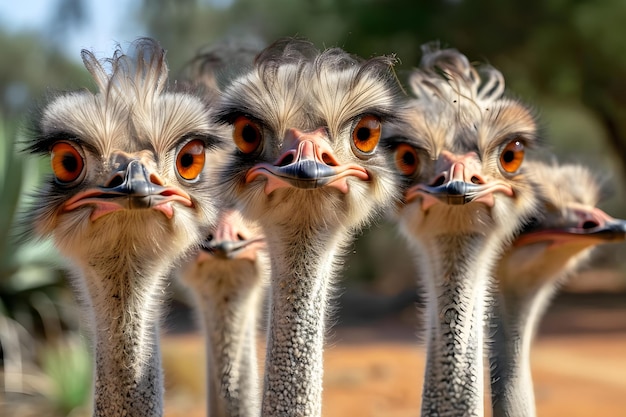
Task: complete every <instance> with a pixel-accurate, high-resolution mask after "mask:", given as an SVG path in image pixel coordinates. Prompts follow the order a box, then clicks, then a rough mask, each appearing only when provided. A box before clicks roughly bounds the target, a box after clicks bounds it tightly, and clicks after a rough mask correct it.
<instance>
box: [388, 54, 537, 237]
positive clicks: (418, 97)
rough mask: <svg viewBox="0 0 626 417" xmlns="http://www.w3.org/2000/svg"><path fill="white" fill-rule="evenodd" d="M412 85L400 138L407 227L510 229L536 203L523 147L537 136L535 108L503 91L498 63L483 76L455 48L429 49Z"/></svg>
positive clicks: (417, 230)
mask: <svg viewBox="0 0 626 417" xmlns="http://www.w3.org/2000/svg"><path fill="white" fill-rule="evenodd" d="M442 74H443V75H442ZM411 87H412V89H413V93H414V94H415V98H414V99H413V100H411V102H410V105H411V108H410V109H409V111H408V114H407V116H406V118H407V120H408V123H409V128H408V129H407V132H409V134H408V135H407V136H408V137H409V139H407V140H406V141H404V142H401V143H397V144H396V146H395V164H396V168H397V170H398V171H399V172H400V173H401V174H402V175H403V176H404V187H405V194H404V198H405V202H406V205H405V206H404V207H402V208H401V209H400V218H401V220H402V222H404V225H405V226H406V227H405V228H404V229H406V230H407V231H408V232H409V233H410V234H412V235H423V234H425V233H426V234H431V235H434V234H450V233H479V234H488V233H491V232H492V231H494V230H497V231H498V232H500V233H501V234H502V235H503V236H508V235H510V234H512V233H513V232H514V231H515V229H516V228H518V227H520V225H521V224H522V222H523V221H524V219H525V218H526V217H527V216H529V215H530V214H531V213H532V211H533V207H534V200H533V197H532V196H533V192H532V190H531V187H532V185H531V182H530V181H529V179H528V175H527V174H526V172H527V171H526V169H525V167H524V153H525V149H526V148H528V147H532V146H533V144H534V143H535V142H536V136H537V127H536V123H535V120H534V117H533V115H532V113H531V112H530V111H529V109H528V108H527V107H525V106H524V105H522V104H521V103H519V102H517V101H515V100H511V99H507V98H504V97H502V92H503V89H504V86H503V80H502V75H501V74H500V73H499V72H498V71H496V70H495V69H493V68H486V69H485V71H483V73H482V78H481V74H479V73H478V71H477V70H476V69H475V68H474V67H472V66H471V65H470V63H469V62H468V61H467V58H465V56H463V55H461V54H459V53H458V52H456V51H453V50H443V51H431V52H427V53H426V55H425V56H424V58H423V63H422V67H420V69H418V70H416V71H415V72H414V73H413V74H412V77H411Z"/></svg>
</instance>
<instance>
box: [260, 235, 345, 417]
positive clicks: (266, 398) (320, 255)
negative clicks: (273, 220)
mask: <svg viewBox="0 0 626 417" xmlns="http://www.w3.org/2000/svg"><path fill="white" fill-rule="evenodd" d="M311 229H312V228H308V230H305V231H301V232H300V234H299V235H295V236H294V235H290V234H288V233H276V232H274V231H268V230H266V231H265V232H266V237H267V239H268V244H269V248H270V254H271V257H272V259H271V265H272V282H271V295H272V298H271V313H270V328H269V334H268V344H267V357H266V364H265V369H266V374H265V385H264V390H263V406H262V407H263V408H262V416H264V417H270V416H271V417H288V416H289V417H296V416H298V417H302V416H309V417H313V416H320V415H321V404H322V374H323V371H322V362H323V358H322V353H323V342H324V331H325V315H326V300H327V293H328V287H329V284H330V281H331V279H332V275H333V269H334V268H333V266H334V265H333V259H334V258H335V252H336V251H337V247H338V246H339V243H338V240H337V238H336V236H339V235H340V234H341V233H336V234H335V238H334V239H333V237H332V236H328V235H327V236H322V235H321V234H322V233H321V232H318V231H316V230H311ZM285 236H291V238H290V239H284V240H282V239H281V238H284V237H285Z"/></svg>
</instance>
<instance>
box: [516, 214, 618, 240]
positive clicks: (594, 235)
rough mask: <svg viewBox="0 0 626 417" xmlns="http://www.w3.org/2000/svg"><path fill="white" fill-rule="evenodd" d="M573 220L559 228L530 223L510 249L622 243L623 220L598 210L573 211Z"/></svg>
mask: <svg viewBox="0 0 626 417" xmlns="http://www.w3.org/2000/svg"><path fill="white" fill-rule="evenodd" d="M575 211H576V221H575V222H569V223H568V224H564V225H562V226H559V227H546V226H544V225H542V224H541V223H533V224H532V225H529V226H528V227H527V228H526V229H525V230H523V231H522V233H521V234H520V236H519V237H518V238H517V239H516V240H515V242H514V246H523V245H529V244H532V243H536V242H552V245H558V244H565V243H581V244H586V245H588V246H592V245H596V244H600V243H610V242H622V241H624V240H626V220H622V219H615V218H613V217H611V216H609V215H608V214H606V213H605V212H604V211H602V210H600V209H599V208H581V207H578V208H577V209H576V210H575Z"/></svg>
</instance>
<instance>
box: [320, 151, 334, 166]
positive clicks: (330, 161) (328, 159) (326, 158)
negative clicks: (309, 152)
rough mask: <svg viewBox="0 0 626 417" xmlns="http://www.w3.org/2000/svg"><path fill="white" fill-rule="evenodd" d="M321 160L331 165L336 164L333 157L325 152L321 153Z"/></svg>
mask: <svg viewBox="0 0 626 417" xmlns="http://www.w3.org/2000/svg"><path fill="white" fill-rule="evenodd" d="M322 162H324V163H325V164H326V165H328V166H331V167H334V166H337V163H336V162H335V160H334V159H333V157H332V156H330V155H329V154H327V153H323V154H322Z"/></svg>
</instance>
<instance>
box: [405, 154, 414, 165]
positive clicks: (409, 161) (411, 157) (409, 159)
mask: <svg viewBox="0 0 626 417" xmlns="http://www.w3.org/2000/svg"><path fill="white" fill-rule="evenodd" d="M402 162H403V163H404V164H405V165H408V166H413V165H415V155H413V154H412V153H411V152H405V153H404V155H402Z"/></svg>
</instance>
